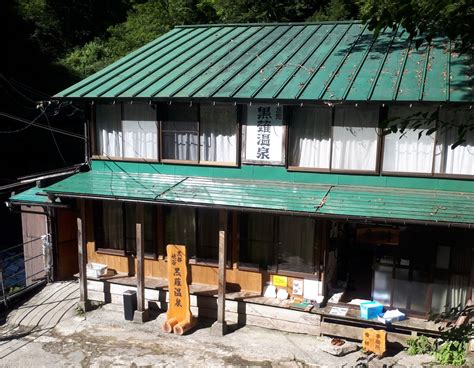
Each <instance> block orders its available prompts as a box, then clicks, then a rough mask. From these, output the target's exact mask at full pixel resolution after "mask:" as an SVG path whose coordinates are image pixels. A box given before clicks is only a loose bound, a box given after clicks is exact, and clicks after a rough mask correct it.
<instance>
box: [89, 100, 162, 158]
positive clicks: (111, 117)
mask: <svg viewBox="0 0 474 368" xmlns="http://www.w3.org/2000/svg"><path fill="white" fill-rule="evenodd" d="M157 124H158V123H157V120H156V110H155V109H154V107H153V106H151V105H149V104H144V103H135V104H124V105H123V116H122V105H121V104H110V105H97V107H96V129H97V141H98V142H97V151H98V152H97V153H98V154H99V155H101V156H108V157H113V158H139V159H140V158H142V159H143V158H144V159H153V160H157V159H158V125H157Z"/></svg>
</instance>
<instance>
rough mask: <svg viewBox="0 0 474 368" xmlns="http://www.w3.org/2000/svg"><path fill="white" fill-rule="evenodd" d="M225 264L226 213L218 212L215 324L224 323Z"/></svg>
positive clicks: (224, 211)
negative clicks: (217, 269) (217, 270)
mask: <svg viewBox="0 0 474 368" xmlns="http://www.w3.org/2000/svg"><path fill="white" fill-rule="evenodd" d="M226 263H227V211H226V210H220V211H219V276H218V283H217V294H218V296H217V322H219V323H225V292H226V277H225V276H226V275H225V274H226Z"/></svg>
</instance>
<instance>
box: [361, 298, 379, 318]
mask: <svg viewBox="0 0 474 368" xmlns="http://www.w3.org/2000/svg"><path fill="white" fill-rule="evenodd" d="M382 312H383V305H382V304H380V303H377V302H372V301H371V302H362V303H360V317H361V318H364V319H373V318H377V316H378V315H379V314H381V313H382Z"/></svg>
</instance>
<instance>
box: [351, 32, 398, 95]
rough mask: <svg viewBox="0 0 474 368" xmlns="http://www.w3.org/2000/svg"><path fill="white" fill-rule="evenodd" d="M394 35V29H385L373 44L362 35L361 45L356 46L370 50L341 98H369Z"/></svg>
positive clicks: (395, 33)
mask: <svg viewBox="0 0 474 368" xmlns="http://www.w3.org/2000/svg"><path fill="white" fill-rule="evenodd" d="M396 35H397V30H396V29H395V30H393V29H387V30H385V31H384V32H382V33H381V34H380V36H379V37H378V38H377V39H376V40H375V43H374V44H373V45H370V44H369V43H371V37H367V36H364V37H363V38H362V39H361V40H360V43H361V44H362V45H358V46H356V47H357V48H359V49H362V50H364V49H366V48H368V47H371V48H370V52H369V53H368V55H367V56H366V57H365V60H363V61H362V64H361V65H360V66H359V68H360V69H359V70H358V72H357V75H356V76H355V78H354V80H353V82H352V85H350V86H349V88H350V90H349V91H348V93H347V96H344V95H343V98H347V99H348V100H355V101H364V100H370V99H371V96H372V93H373V91H374V88H375V86H376V84H377V82H378V77H379V76H380V71H381V70H382V68H383V65H384V63H385V60H386V58H387V56H388V53H389V51H390V47H391V45H392V42H393V40H394V39H395V36H396ZM369 86H370V87H369Z"/></svg>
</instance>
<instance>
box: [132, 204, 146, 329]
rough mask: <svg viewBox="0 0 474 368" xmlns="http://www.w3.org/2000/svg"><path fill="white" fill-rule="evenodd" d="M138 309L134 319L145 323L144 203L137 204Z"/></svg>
mask: <svg viewBox="0 0 474 368" xmlns="http://www.w3.org/2000/svg"><path fill="white" fill-rule="evenodd" d="M136 214H137V224H136V237H137V273H136V276H137V310H136V311H135V314H134V315H133V321H134V322H138V323H143V322H146V321H147V320H148V310H147V309H145V246H144V244H143V242H144V239H145V232H144V219H145V214H144V208H143V204H141V203H138V204H137V212H136Z"/></svg>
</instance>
